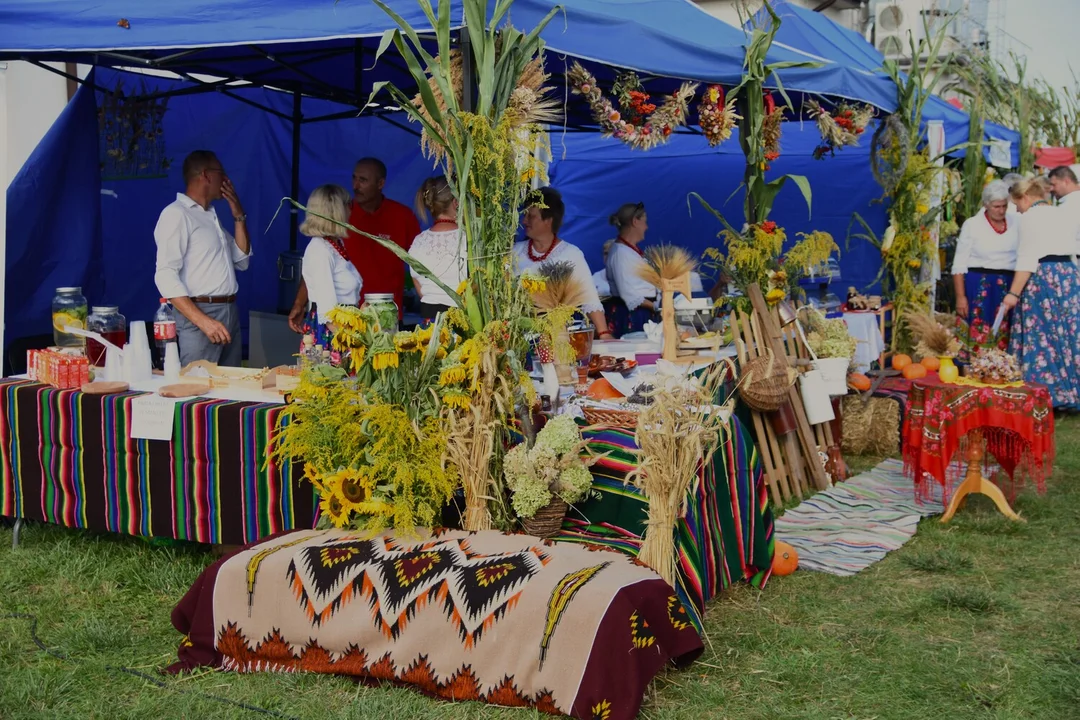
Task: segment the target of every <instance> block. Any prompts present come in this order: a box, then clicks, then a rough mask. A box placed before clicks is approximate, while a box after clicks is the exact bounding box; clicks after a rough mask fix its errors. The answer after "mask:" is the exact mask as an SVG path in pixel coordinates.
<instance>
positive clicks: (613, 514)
mask: <svg viewBox="0 0 1080 720" xmlns="http://www.w3.org/2000/svg"><path fill="white" fill-rule="evenodd" d="M583 436H584V437H585V439H586V440H588V441H589V448H590V450H592V451H593V452H595V453H597V454H602V453H607V452H609V453H610V455H608V456H607V457H605V458H604V459H602V460H600V461H599V462H597V463H596V464H595V465H593V467H592V473H593V489H594V490H596V491H598V492H599V493H600V497H599V498H598V499H597V498H590V499H587V500H585V501H584V502H581V503H579V504H578V505H577V507H575V508H572V509H571V510H570V512H569V513H568V515H567V518H566V520H565V521H564V523H563V529H562V531H561V532H560V534H559V535H558V536H556V538H555V539H556V540H560V541H571V542H581V543H588V544H596V545H604V546H607V547H613V548H618V549H620V550H622V551H623V552H625V553H627V554H629V555H632V556H634V557H636V556H637V554H638V551H639V550H640V548H641V535H642V534H643V533H644V531H645V524H646V521H647V520H648V501H647V500H646V499H645V497H644V495H643V494H642V492H641V491H640V490H638V489H637V488H636V487H634V486H633V485H627V484H625V483H624V480H625V478H626V475H627V473H629V472H630V471H632V470H633V469H634V467H635V464H636V459H635V456H634V454H633V451H634V450H635V449H636V448H637V444H636V441H635V439H634V433H633V432H632V431H629V430H618V429H606V430H596V431H585V432H584V433H583ZM686 508H687V510H686V514H685V516H684V517H683V518H681V519H680V520H679V522H678V526H677V527H676V542H675V545H676V549H677V551H678V553H679V562H678V567H679V583H678V585H679V586H678V587H677V588H676V592H677V593H678V595H679V599H680V600H682V603H683V606H684V607H685V608H686V610H687V613H688V614H689V615H690V616H691V620H692V621H693V622H694V624H695V625H696V626H697V628H698V631H699V632H703V631H704V630H703V626H702V614H703V613H704V610H705V604H706V603H707V602H708V601H709V600H711V599H712V598H714V597H716V596H717V595H718V594H719V593H720V592H721V591H723V590H724V589H725V588H727V587H729V586H730V585H731V584H732V583H735V582H749V583H750V584H752V585H753V586H755V587H759V588H760V587H764V586H765V583H766V582H767V581H768V579H769V576H770V574H771V573H772V558H773V516H772V509H771V508H770V506H769V499H768V487H767V485H766V484H765V475H764V472H763V470H762V465H761V459H760V457H759V456H758V451H757V446H756V445H755V444H754V441H753V439H752V438H751V437H750V435H749V433H748V432H747V431H746V429H745V427H744V426H743V424H742V423H741V422H739V420H738V419H737V418H734V417H733V418H732V419H731V420H730V421H729V423H728V426H727V431H726V432H725V433H724V438H723V440H722V442H721V444H720V447H719V448H717V450H716V454H715V455H714V456H713V461H712V464H711V467H709V468H707V469H703V471H702V472H701V473H699V475H698V479H697V482H695V483H694V485H693V486H692V487H691V488H690V491H689V493H688V494H687V503H686Z"/></svg>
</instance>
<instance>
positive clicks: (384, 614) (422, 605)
mask: <svg viewBox="0 0 1080 720" xmlns="http://www.w3.org/2000/svg"><path fill="white" fill-rule="evenodd" d="M172 621H173V625H174V626H175V627H176V628H177V629H178V630H179V631H180V632H182V633H184V634H185V638H184V640H183V642H182V644H181V646H180V649H179V651H178V656H179V662H177V663H176V664H174V665H173V666H172V667H171V668H170V671H172V672H179V671H182V670H190V669H192V668H195V667H199V666H211V667H217V668H221V669H226V670H233V671H236V672H254V671H271V672H302V671H308V672H321V673H334V674H342V675H349V676H353V677H355V678H358V679H361V680H364V681H368V682H379V681H389V682H393V683H400V684H405V685H410V686H413V687H415V688H417V689H419V690H421V691H422V692H425V693H427V694H430V695H433V696H436V697H440V698H445V699H448V700H475V701H480V702H487V703H492V704H498V705H509V706H519V707H535V708H537V709H539V710H541V711H544V712H549V713H553V714H567V715H572V716H574V717H577V718H606V719H608V720H621V719H624V718H625V719H626V720H629V719H630V718H633V717H635V716H636V715H637V712H638V709H639V707H640V705H641V701H642V697H643V696H644V692H645V688H646V687H647V686H648V683H649V682H650V681H651V680H652V678H653V676H654V675H656V673H657V672H658V671H659V670H660V669H661V668H663V667H664V666H665V665H666V664H667V663H668V662H674V663H675V664H678V665H682V664H687V663H689V662H691V661H693V660H694V659H695V658H696V657H697V656H698V655H699V654H700V653H701V651H702V649H703V645H702V640H701V637H700V636H699V635H698V633H697V631H696V630H695V629H694V626H693V624H692V623H691V622H690V620H689V618H688V616H687V614H686V612H685V610H684V608H683V605H682V603H680V602H679V600H678V598H677V597H676V596H675V594H674V593H673V591H672V589H671V586H669V585H668V584H667V583H666V582H664V580H663V579H661V578H660V577H659V576H658V575H657V574H656V573H654V572H653V571H652V570H650V569H649V568H647V567H645V566H644V565H642V564H640V563H638V562H637V561H635V560H633V559H631V558H629V557H627V556H625V555H623V554H621V553H619V552H614V551H610V550H607V549H603V548H597V547H588V546H581V545H574V544H567V543H556V542H552V541H543V540H539V539H538V538H535V537H531V536H528V535H508V534H504V533H500V532H497V531H486V532H480V533H468V532H464V531H456V530H454V531H441V532H436V533H435V534H429V535H427V536H426V537H424V538H419V539H418V538H416V537H414V536H413V537H403V536H398V535H396V534H394V533H389V534H386V535H380V536H376V537H374V538H370V539H369V538H367V537H366V536H364V535H361V534H358V533H354V532H349V531H345V530H297V531H293V532H287V533H282V534H280V535H276V536H274V537H272V538H269V539H267V540H264V541H262V542H259V543H255V544H253V545H249V546H247V547H245V548H243V549H242V550H240V551H238V552H237V553H235V554H233V555H231V556H229V557H226V558H223V559H221V560H219V561H218V562H216V563H215V564H214V565H212V566H211V567H209V568H208V569H207V570H206V571H204V572H203V574H202V575H201V576H200V577H199V578H198V580H196V582H195V584H194V585H193V586H192V588H191V589H190V590H189V591H188V593H187V594H186V595H185V596H184V598H183V599H182V600H181V601H180V603H179V605H177V607H176V608H175V610H174V611H173V616H172ZM616 658H617V660H615V659H616Z"/></svg>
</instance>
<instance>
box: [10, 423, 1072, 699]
mask: <svg viewBox="0 0 1080 720" xmlns="http://www.w3.org/2000/svg"><path fill="white" fill-rule="evenodd" d="M1057 443H1058V445H1057V449H1058V456H1057V465H1056V470H1055V473H1054V476H1053V478H1052V479H1051V481H1050V482H1049V484H1048V492H1047V493H1046V495H1044V496H1039V495H1036V494H1035V493H1034V492H1030V491H1029V492H1026V493H1024V494H1022V495H1021V496H1020V497H1019V498H1018V500H1017V502H1016V505H1015V507H1016V509H1017V510H1018V511H1019V512H1020V513H1021V514H1022V515H1023V516H1024V517H1025V518H1026V519H1027V522H1026V523H1023V524H1013V523H1010V522H1008V521H1006V520H1005V519H1004V518H1002V517H1001V516H1000V515H998V514H997V511H996V510H995V509H994V508H993V506H992V504H991V503H990V502H989V501H988V500H986V499H984V498H981V497H975V498H973V499H972V500H970V501H969V502H968V504H967V506H966V507H965V508H964V509H963V510H962V511H961V512H960V513H959V514H958V516H957V517H956V519H955V520H954V521H953V522H952V523H950V524H948V525H944V526H943V525H941V524H940V523H938V522H937V521H936V520H935V519H930V520H926V521H924V522H923V523H922V524H921V525H920V527H919V532H918V534H917V535H916V536H915V538H914V539H913V540H912V541H911V542H910V543H909V544H908V545H906V546H905V547H904V548H902V549H901V550H899V551H898V552H895V553H892V554H891V555H889V556H888V557H887V558H886V559H885V560H884V561H883V562H881V563H879V564H877V565H874V566H873V567H871V568H870V569H869V570H867V571H865V572H863V573H862V574H860V575H858V576H856V577H853V578H838V577H832V576H829V575H823V574H818V573H810V572H797V573H795V574H794V575H792V576H790V577H786V578H775V579H773V580H772V581H770V582H769V584H768V586H767V587H766V588H765V590H764V591H762V592H758V591H756V590H753V589H751V588H748V587H738V588H735V589H733V590H731V591H729V592H728V593H727V594H725V595H724V596H723V597H721V598H720V599H718V600H717V601H715V602H713V603H712V604H711V605H710V606H709V608H708V612H707V615H706V622H707V630H708V642H707V647H706V651H705V654H704V655H703V656H702V658H701V660H700V661H699V662H697V663H696V664H694V665H693V666H692V667H690V668H689V669H687V670H683V671H671V672H668V673H666V674H664V675H663V676H661V677H660V678H659V679H658V680H657V681H656V682H654V684H653V687H652V689H651V691H650V694H649V697H648V698H647V700H646V703H645V706H644V708H643V710H642V717H644V718H653V719H660V718H687V719H688V720H690V719H692V720H700V719H702V718H710V719H711V718H762V719H765V718H769V719H775V718H785V719H790V718H813V719H818V718H820V719H822V720H831V719H833V718H843V719H845V720H846V719H851V718H860V719H864V720H869V719H870V718H882V719H884V718H913V719H915V718H950V719H952V718H1033V719H1038V720H1055V719H1057V718H1062V719H1063V720H1068V719H1075V718H1080V551H1078V548H1080V481H1078V478H1080V419H1077V418H1071V419H1067V420H1064V421H1061V422H1060V423H1059V425H1058V433H1057ZM849 460H851V461H852V465H853V466H854V467H856V468H865V467H866V466H868V465H869V464H872V461H870V460H868V459H859V458H849ZM212 559H213V558H212V556H211V555H209V554H208V553H206V552H204V551H202V550H195V549H192V550H183V549H180V550H177V549H169V548H158V547H151V546H149V545H147V544H146V543H144V542H142V541H140V540H137V539H133V538H129V537H122V536H114V535H97V534H91V533H85V532H77V531H70V530H63V529H59V528H55V527H42V526H40V525H37V526H32V527H30V528H29V529H27V530H26V531H25V532H24V534H23V543H22V546H21V547H20V548H19V549H18V550H17V551H14V552H13V551H12V550H11V531H10V530H8V529H2V530H0V615H4V614H7V613H32V614H34V615H36V616H37V617H38V620H39V623H38V633H39V635H40V636H41V639H42V640H43V641H44V643H45V644H46V645H47V646H48V647H49V648H50V649H52V650H55V651H57V652H59V653H62V654H65V655H68V656H70V659H58V658H55V657H52V656H50V655H47V654H46V653H44V652H42V651H41V650H39V649H38V648H37V647H36V646H35V644H34V642H33V640H32V639H31V633H30V625H29V623H28V622H26V621H24V620H18V619H0V717H2V718H5V719H14V718H162V719H164V718H211V717H212V718H231V717H236V718H249V717H259V714H257V713H255V712H253V711H250V710H245V709H242V708H240V707H237V706H230V705H226V704H223V703H221V702H219V701H217V700H214V699H211V698H209V697H207V695H212V696H216V697H219V698H225V699H229V700H232V701H235V702H243V703H249V704H251V705H255V706H259V707H261V708H265V709H267V710H270V711H273V712H274V713H280V714H281V715H282V716H287V717H297V718H318V719H319V720H329V719H330V718H388V719H395V720H396V719H397V718H402V719H407V720H423V719H425V718H432V719H436V718H437V719H438V720H464V719H465V718H515V719H518V718H526V717H534V716H538V714H537V713H534V712H523V711H520V710H507V709H500V708H494V707H488V706H481V705H477V704H474V703H463V704H458V705H451V704H448V703H443V702H436V701H433V700H429V699H427V698H425V697H423V696H421V695H419V694H418V693H414V692H411V691H409V690H403V689H396V688H376V689H371V688H366V687H362V686H358V685H356V684H355V683H353V682H351V681H349V680H347V679H344V678H336V677H327V676H316V675H306V676H297V675H231V674H228V673H218V672H201V673H197V674H195V675H192V676H189V677H185V678H183V679H176V678H172V677H166V678H164V683H165V687H164V688H162V687H158V686H155V685H154V684H152V683H151V682H149V681H147V680H145V679H141V678H139V677H136V676H133V675H130V674H125V673H124V672H122V671H120V670H118V669H116V668H117V666H124V667H128V668H134V669H137V670H140V671H142V672H145V673H149V674H150V675H152V676H155V677H156V675H157V672H156V671H157V669H159V668H161V667H163V666H165V665H167V664H169V663H171V662H172V661H173V659H174V658H175V650H176V645H177V643H178V641H179V640H180V637H179V635H178V634H177V633H176V632H175V631H174V630H173V628H172V626H171V625H170V624H169V613H170V611H171V610H172V608H173V605H174V604H175V603H176V602H177V600H179V598H180V597H181V595H182V594H183V593H184V592H185V591H186V590H187V588H188V586H189V584H190V583H191V582H192V581H193V580H194V579H195V577H196V576H197V575H198V573H199V572H200V571H201V570H202V569H203V568H204V567H205V566H206V565H208V564H209V563H210V562H211V561H212Z"/></svg>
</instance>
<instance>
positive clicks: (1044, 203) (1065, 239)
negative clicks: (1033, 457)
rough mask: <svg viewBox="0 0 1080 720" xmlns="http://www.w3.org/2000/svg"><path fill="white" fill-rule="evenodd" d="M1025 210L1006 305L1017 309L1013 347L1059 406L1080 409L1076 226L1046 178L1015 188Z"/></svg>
mask: <svg viewBox="0 0 1080 720" xmlns="http://www.w3.org/2000/svg"><path fill="white" fill-rule="evenodd" d="M1010 194H1011V195H1012V198H1013V201H1014V202H1015V203H1016V208H1017V210H1019V211H1020V213H1021V217H1020V244H1019V248H1018V250H1017V256H1016V272H1015V274H1014V275H1013V281H1012V285H1011V286H1010V288H1009V292H1008V294H1007V295H1006V296H1005V299H1004V300H1003V301H1002V307H1004V308H1006V309H1007V310H1011V311H1012V318H1011V323H1010V339H1009V351H1010V352H1012V354H1014V355H1016V356H1017V357H1018V358H1020V363H1021V367H1022V369H1023V372H1024V379H1025V380H1028V381H1033V382H1038V383H1042V384H1043V385H1046V386H1047V387H1048V388H1049V389H1050V395H1051V397H1052V398H1053V400H1054V408H1055V409H1058V410H1067V411H1076V410H1080V271H1078V270H1077V268H1076V265H1075V264H1074V263H1073V258H1072V254H1073V252H1074V251H1075V244H1076V229H1075V226H1074V225H1073V224H1072V223H1071V221H1070V219H1069V216H1068V214H1067V213H1065V212H1063V211H1062V210H1061V209H1060V208H1055V207H1052V206H1051V205H1050V202H1049V198H1050V188H1049V187H1048V186H1047V184H1046V183H1045V181H1043V180H1041V179H1034V180H1023V181H1021V182H1018V183H1017V184H1016V185H1014V186H1013V187H1012V190H1011V191H1010Z"/></svg>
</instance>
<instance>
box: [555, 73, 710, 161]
mask: <svg viewBox="0 0 1080 720" xmlns="http://www.w3.org/2000/svg"><path fill="white" fill-rule="evenodd" d="M566 77H567V79H568V80H569V81H570V87H571V88H572V89H573V91H574V94H575V95H581V96H582V97H584V98H585V100H586V101H587V102H588V103H589V109H590V110H591V111H592V116H593V119H594V120H595V121H596V123H597V124H598V125H599V126H600V130H601V132H602V133H603V136H604V137H614V138H617V139H619V140H622V141H623V142H624V143H626V144H627V145H629V146H630V147H632V148H636V149H639V150H648V149H650V148H654V147H656V146H657V145H662V144H664V143H666V142H667V140H668V138H669V137H670V136H671V133H672V132H674V131H675V129H676V128H679V127H682V126H683V125H685V124H686V115H687V106H688V104H689V102H690V99H691V98H692V97H693V96H694V93H695V92H696V91H697V83H690V82H684V83H683V84H682V85H680V86H679V89H678V90H677V91H676V92H675V94H674V95H668V96H667V97H665V98H664V100H663V102H662V103H661V104H660V105H659V106H657V105H655V104H654V103H651V102H649V100H650V96H649V94H648V93H646V92H644V90H642V87H641V81H640V80H639V79H638V78H637V75H635V74H634V73H623V74H621V75H620V76H619V77H618V79H617V80H616V81H615V85H614V86H613V90H614V91H615V95H616V99H617V100H618V102H619V109H618V110H616V109H615V106H614V105H613V104H612V102H611V100H609V99H608V98H607V97H605V96H604V93H603V91H601V90H600V88H599V86H598V85H597V84H596V78H595V77H593V75H592V73H590V72H589V71H588V70H586V69H585V68H584V67H582V66H581V63H574V65H573V66H572V67H571V68H570V70H569V72H568V73H567V76H566Z"/></svg>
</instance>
